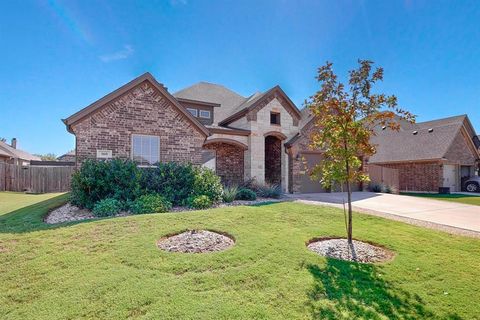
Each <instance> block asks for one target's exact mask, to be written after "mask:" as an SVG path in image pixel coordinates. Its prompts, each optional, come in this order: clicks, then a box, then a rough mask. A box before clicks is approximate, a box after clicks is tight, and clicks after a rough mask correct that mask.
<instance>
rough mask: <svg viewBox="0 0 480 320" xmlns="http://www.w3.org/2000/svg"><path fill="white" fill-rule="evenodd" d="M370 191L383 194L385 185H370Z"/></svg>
mask: <svg viewBox="0 0 480 320" xmlns="http://www.w3.org/2000/svg"><path fill="white" fill-rule="evenodd" d="M368 189H369V190H370V191H371V192H382V191H383V185H381V184H380V183H370V185H369V186H368Z"/></svg>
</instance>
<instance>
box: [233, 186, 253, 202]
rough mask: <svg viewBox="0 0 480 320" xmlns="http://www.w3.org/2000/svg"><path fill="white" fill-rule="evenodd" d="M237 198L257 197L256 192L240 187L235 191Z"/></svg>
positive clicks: (251, 199) (250, 198)
mask: <svg viewBox="0 0 480 320" xmlns="http://www.w3.org/2000/svg"><path fill="white" fill-rule="evenodd" d="M236 199H237V200H248V201H254V200H256V199H257V194H256V193H255V192H253V191H252V190H250V189H247V188H241V189H239V190H238V192H237V198H236Z"/></svg>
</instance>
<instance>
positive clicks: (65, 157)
mask: <svg viewBox="0 0 480 320" xmlns="http://www.w3.org/2000/svg"><path fill="white" fill-rule="evenodd" d="M57 161H61V162H75V150H70V151H68V152H67V153H65V154H62V155H61V156H59V157H57Z"/></svg>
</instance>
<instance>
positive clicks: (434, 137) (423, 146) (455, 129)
mask: <svg viewBox="0 0 480 320" xmlns="http://www.w3.org/2000/svg"><path fill="white" fill-rule="evenodd" d="M465 118H466V116H465V115H462V116H456V117H450V118H444V119H438V120H433V121H426V122H420V123H414V124H411V123H406V122H405V123H401V129H400V130H399V131H392V130H390V129H388V128H387V129H385V130H381V129H380V130H378V131H377V132H378V134H377V136H374V137H373V138H372V143H373V144H375V145H376V146H377V147H376V148H377V153H376V154H374V155H373V156H372V157H371V158H370V160H369V162H370V163H382V162H392V161H414V160H430V159H441V158H443V157H444V156H445V154H446V153H447V151H448V149H449V147H450V146H451V144H452V143H453V140H454V139H455V137H456V136H457V134H458V133H459V131H460V129H461V127H462V126H463V124H464V120H465ZM414 132H416V134H414Z"/></svg>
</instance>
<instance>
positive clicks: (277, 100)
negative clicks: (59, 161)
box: [63, 73, 360, 192]
mask: <svg viewBox="0 0 480 320" xmlns="http://www.w3.org/2000/svg"><path fill="white" fill-rule="evenodd" d="M63 122H64V123H65V125H66V126H67V130H68V131H69V132H70V133H72V134H74V135H75V141H76V148H75V156H76V157H75V158H76V161H77V164H79V163H81V162H82V161H84V160H85V159H87V158H98V159H108V158H113V157H115V158H124V159H127V158H131V159H133V160H134V161H136V162H137V163H138V164H139V165H146V166H148V165H151V164H154V163H155V162H159V161H160V162H165V161H175V162H191V163H193V164H196V165H204V166H207V167H210V168H212V169H213V170H215V171H216V173H217V174H218V175H219V176H220V177H221V178H222V180H223V182H225V183H227V184H228V183H231V184H238V183H241V182H242V181H244V180H246V179H250V178H255V179H256V180H257V181H259V182H267V183H275V184H279V185H281V186H282V189H283V190H284V191H285V192H324V191H325V190H323V189H322V188H321V186H320V184H319V183H318V182H312V181H311V180H310V178H309V177H308V175H307V174H306V173H307V170H306V166H305V165H306V164H308V165H310V164H313V163H315V161H318V159H319V157H321V153H320V152H317V151H311V150H310V149H309V147H308V144H309V143H308V140H309V132H310V131H311V129H312V121H311V119H310V117H309V115H308V113H307V112H300V111H299V110H298V108H297V107H296V106H295V104H294V103H293V102H292V101H291V100H290V98H289V97H288V96H287V95H286V94H285V92H284V91H283V90H282V89H281V88H280V87H279V86H275V87H273V88H271V89H269V90H267V91H265V92H257V93H254V94H252V95H250V96H248V97H244V96H241V95H240V94H238V93H236V92H234V91H232V90H230V89H228V88H225V87H224V86H221V85H217V84H211V83H206V82H200V83H197V84H194V85H192V86H190V87H187V88H185V89H182V90H180V91H178V92H176V93H173V94H171V93H169V92H168V90H167V89H166V88H165V87H164V86H163V85H162V84H160V83H159V82H157V81H156V80H155V78H154V77H153V76H152V75H151V74H149V73H146V74H144V75H142V76H140V77H138V78H136V79H134V80H133V81H131V82H129V83H127V84H126V85H124V86H122V87H120V88H119V89H117V90H115V91H113V92H112V93H110V94H108V95H107V96H105V97H103V98H101V99H100V100H98V101H96V102H94V103H92V104H91V105H89V106H87V107H86V108H84V109H82V110H80V111H78V112H77V113H75V114H73V115H72V116H70V117H68V118H67V119H64V120H63ZM359 188H360V186H359Z"/></svg>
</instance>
